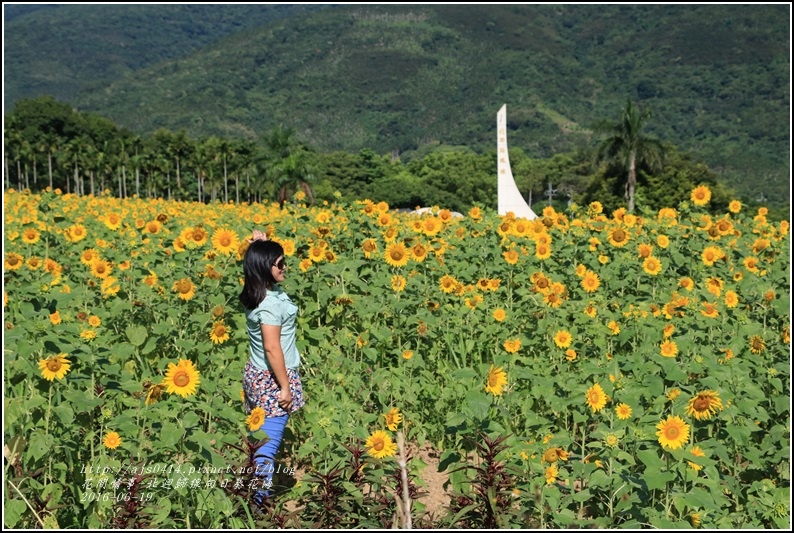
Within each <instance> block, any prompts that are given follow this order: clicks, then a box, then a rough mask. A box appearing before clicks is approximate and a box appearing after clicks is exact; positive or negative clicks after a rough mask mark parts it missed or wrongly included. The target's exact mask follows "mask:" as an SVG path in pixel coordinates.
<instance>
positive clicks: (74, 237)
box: [63, 224, 88, 242]
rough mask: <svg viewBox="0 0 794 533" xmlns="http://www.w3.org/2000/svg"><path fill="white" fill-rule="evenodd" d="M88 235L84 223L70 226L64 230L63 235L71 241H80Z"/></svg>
mask: <svg viewBox="0 0 794 533" xmlns="http://www.w3.org/2000/svg"><path fill="white" fill-rule="evenodd" d="M86 235H88V232H87V231H86V229H85V226H83V225H82V224H74V225H72V226H69V227H68V228H66V230H65V231H64V232H63V236H64V237H66V240H67V241H69V242H80V241H82V240H83V239H85V238H86Z"/></svg>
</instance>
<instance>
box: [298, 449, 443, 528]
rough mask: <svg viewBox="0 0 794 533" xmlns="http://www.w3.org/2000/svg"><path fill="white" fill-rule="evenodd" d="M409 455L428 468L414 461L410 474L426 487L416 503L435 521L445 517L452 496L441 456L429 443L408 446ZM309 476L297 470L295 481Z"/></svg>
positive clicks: (421, 487) (301, 470) (422, 489)
mask: <svg viewBox="0 0 794 533" xmlns="http://www.w3.org/2000/svg"><path fill="white" fill-rule="evenodd" d="M408 455H409V456H410V457H412V458H416V459H420V460H421V461H422V462H424V463H425V464H426V465H427V466H425V467H423V468H420V467H419V466H418V465H417V464H416V462H415V461H412V465H411V467H410V471H409V474H412V475H414V476H416V477H418V478H419V479H421V480H422V482H423V483H424V486H421V484H419V483H417V485H419V490H420V492H421V493H422V496H420V497H419V498H418V499H417V500H416V501H417V502H419V503H422V504H424V505H425V512H426V513H427V514H428V516H429V517H430V518H431V519H432V520H433V521H435V519H437V518H438V517H439V516H443V515H444V514H445V513H446V512H447V507H448V506H449V502H450V496H449V494H448V493H447V491H446V489H445V488H444V484H445V483H446V482H447V480H448V479H449V476H448V475H447V473H446V472H439V471H438V464H439V459H440V454H439V452H438V451H436V450H434V449H433V448H432V447H431V446H430V445H429V443H426V444H425V445H424V446H422V447H421V448H418V447H417V446H416V445H413V444H411V445H409V446H408ZM306 475H307V472H306V471H305V470H303V469H300V468H298V469H296V470H295V476H294V478H293V479H294V480H295V481H300V480H301V479H303V478H304V477H305V476H306ZM300 507H301V505H300V502H297V501H288V502H287V503H286V504H285V508H286V509H287V510H288V511H290V512H292V511H295V510H297V509H299V508H300Z"/></svg>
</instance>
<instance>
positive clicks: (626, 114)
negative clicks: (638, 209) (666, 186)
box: [594, 100, 664, 213]
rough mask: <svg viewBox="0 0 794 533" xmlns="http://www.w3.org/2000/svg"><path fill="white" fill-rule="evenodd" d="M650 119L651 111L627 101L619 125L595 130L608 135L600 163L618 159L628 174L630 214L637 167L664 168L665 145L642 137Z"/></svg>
mask: <svg viewBox="0 0 794 533" xmlns="http://www.w3.org/2000/svg"><path fill="white" fill-rule="evenodd" d="M650 119H651V112H650V111H649V110H647V109H646V110H642V109H638V108H637V107H635V106H634V105H633V104H632V103H631V100H627V101H626V107H625V109H624V110H623V115H622V116H621V118H620V122H617V123H610V122H602V123H600V124H597V125H596V126H595V128H594V129H595V130H596V131H601V132H604V133H608V134H609V137H607V138H606V139H604V140H603V141H602V142H601V144H600V146H599V147H598V160H599V161H604V160H607V159H611V160H617V161H619V162H620V164H621V165H622V166H623V167H624V170H625V171H626V173H627V174H628V178H627V180H626V193H625V198H626V200H627V201H628V211H629V212H630V213H631V212H633V211H634V190H635V188H636V187H637V166H638V165H643V164H645V165H647V166H649V167H651V168H655V167H658V166H660V165H661V163H662V160H663V158H664V148H663V146H662V143H661V142H660V141H659V140H657V139H652V138H650V137H646V136H645V135H643V134H642V128H643V126H645V124H647V122H648V121H649V120H650Z"/></svg>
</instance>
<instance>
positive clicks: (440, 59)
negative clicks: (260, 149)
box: [6, 5, 790, 206]
mask: <svg viewBox="0 0 794 533" xmlns="http://www.w3.org/2000/svg"><path fill="white" fill-rule="evenodd" d="M78 7H82V8H83V10H84V11H83V15H82V16H80V15H77V13H78V10H77V8H78ZM127 7H128V8H129V13H128V14H126V15H124V14H123V12H122V11H114V7H112V6H102V9H105V10H106V11H105V14H104V16H101V15H93V13H94V11H91V9H94V7H93V6H90V7H89V6H62V7H59V8H58V9H53V10H39V11H37V12H34V13H29V14H27V15H25V16H19V17H16V18H14V19H13V20H11V21H10V23H9V24H8V29H7V31H6V34H7V41H6V49H7V52H6V54H7V55H6V57H7V58H9V59H12V58H14V57H23V56H21V54H22V50H24V51H25V54H31V53H34V54H35V53H38V56H40V57H38V58H36V57H33V58H30V59H24V60H23V61H21V62H19V61H17V62H16V63H15V60H7V66H8V67H11V68H9V69H8V70H7V74H6V87H7V91H9V95H8V96H7V97H6V102H9V99H8V98H9V97H11V98H14V99H15V98H18V97H21V96H26V95H33V93H32V92H31V91H32V89H36V88H37V87H36V86H35V83H32V82H30V81H29V80H39V81H38V82H36V83H39V84H40V85H39V86H38V88H39V89H40V88H42V87H46V86H47V83H49V84H50V85H49V86H50V87H54V86H57V85H58V84H59V80H64V81H63V83H65V84H66V85H68V83H67V82H68V81H69V79H72V80H79V81H80V83H75V84H73V85H72V87H73V89H74V91H75V92H74V93H73V94H72V95H68V96H61V98H62V99H64V100H66V101H68V102H69V103H70V104H72V105H74V106H76V107H78V108H79V109H81V110H88V111H93V112H96V113H99V114H101V115H104V116H107V117H109V118H110V119H112V120H113V121H114V122H116V123H117V124H119V125H121V126H124V127H127V128H130V129H131V130H132V131H134V132H136V133H139V134H151V133H152V132H154V131H155V130H156V129H158V128H167V129H169V130H172V131H178V130H181V129H184V130H185V131H186V132H187V134H188V135H191V136H194V137H206V136H209V135H216V136H219V137H222V138H229V139H249V140H256V139H258V138H260V136H261V135H262V134H263V133H266V132H269V131H271V130H272V128H274V127H275V126H277V125H279V124H281V125H284V126H287V127H291V128H293V129H294V130H295V132H296V135H297V137H298V138H300V139H301V140H302V141H303V142H304V143H306V144H307V145H308V146H311V147H313V148H315V149H316V150H318V151H320V152H328V151H349V152H353V153H358V152H359V151H360V150H362V149H372V150H374V151H375V152H376V153H379V154H386V153H399V154H400V155H401V157H402V159H403V160H410V159H412V158H416V157H422V156H423V155H424V154H427V153H428V152H430V151H432V150H433V149H434V147H438V146H439V145H453V146H465V147H467V148H469V149H473V150H475V151H476V152H478V153H485V152H487V151H491V150H493V144H494V139H493V137H494V130H493V128H494V126H493V124H494V119H495V113H496V111H497V110H498V108H499V107H500V106H501V105H502V104H503V103H507V104H508V121H509V122H508V126H509V137H510V144H511V146H512V147H516V148H521V149H522V150H523V151H525V152H526V153H527V154H528V155H529V156H530V157H533V158H550V157H552V156H554V155H555V154H561V153H565V152H572V151H574V150H577V149H588V148H592V147H593V146H595V144H596V143H597V141H598V139H597V137H596V136H594V135H593V132H592V131H591V126H592V125H593V124H594V123H595V122H597V121H599V120H602V119H611V118H614V117H616V116H617V114H618V113H619V110H620V109H621V107H622V105H623V104H624V103H625V101H626V99H627V98H631V99H633V100H635V101H637V102H638V103H639V104H641V105H643V106H644V107H646V108H648V109H650V110H651V111H652V113H653V120H652V121H650V122H649V124H648V128H649V130H648V133H650V134H653V135H654V136H656V137H657V138H659V139H661V140H663V141H667V142H670V143H672V144H674V145H675V146H677V147H678V148H679V149H680V150H682V151H685V152H687V153H690V154H692V156H693V157H695V158H696V159H698V158H699V159H702V160H703V161H705V162H706V163H707V164H708V165H709V166H710V167H711V168H712V169H713V170H714V171H716V173H717V175H718V176H719V178H720V179H721V180H722V181H724V182H725V183H726V184H728V185H729V186H731V187H733V188H735V189H736V190H737V191H738V192H739V193H740V194H741V195H742V196H743V197H744V198H746V199H747V200H760V201H766V202H771V203H778V204H781V206H782V205H787V203H788V199H789V197H790V186H789V180H788V177H789V153H790V152H789V138H790V130H789V115H790V112H789V101H790V94H789V87H790V69H789V63H788V57H789V43H790V28H789V19H790V17H789V14H790V9H789V6H785V5H762V6H750V5H745V6H733V5H732V6H727V5H725V6H720V5H697V6H683V5H677V6H673V5H664V6H628V5H609V6H595V5H562V6H551V5H530V6H520V5H509V6H484V5H481V6H480V5H461V6H430V5H401V6H335V7H330V8H326V9H321V10H318V11H317V12H308V13H301V14H299V15H293V16H284V17H283V18H280V19H279V20H276V21H271V22H267V21H265V20H264V19H265V18H267V17H268V16H270V15H272V14H268V13H263V14H260V16H261V17H262V19H263V20H261V21H259V20H257V19H256V17H254V15H253V12H251V13H249V14H248V15H246V16H245V20H244V21H243V20H241V19H240V18H238V17H237V16H236V15H234V14H232V12H231V11H230V12H228V13H226V12H224V16H223V17H220V16H219V17H217V18H218V22H219V24H217V25H210V24H209V23H207V24H206V27H207V28H210V27H212V28H220V27H222V28H223V31H222V32H221V31H218V32H216V33H214V34H213V35H211V36H210V35H204V34H205V33H206V32H207V31H208V30H201V29H200V28H202V27H203V26H201V25H196V24H189V23H188V21H189V20H192V19H190V18H189V17H188V15H189V16H190V17H195V16H197V15H196V12H189V13H185V12H184V11H178V10H177V11H174V12H166V11H157V10H155V11H151V12H149V11H146V12H145V13H146V14H143V10H148V9H160V8H166V7H168V8H172V9H174V10H176V8H178V7H182V8H185V7H186V6H127ZM133 7H136V9H132V8H133ZM191 7H192V8H194V9H198V8H199V7H202V6H191ZM210 7H211V6H207V7H206V9H207V10H209V9H210ZM214 7H217V8H219V7H222V6H214ZM227 7H240V8H242V7H243V6H227ZM245 7H252V6H245ZM274 7H275V6H274ZM89 12H91V13H92V16H90V17H89V16H87V15H85V14H86V13H89ZM96 13H99V11H96ZM149 13H157V16H152V15H150V14H149ZM111 14H113V15H112V16H111ZM288 14H290V13H279V16H280V15H288ZM46 17H49V18H46ZM125 17H131V18H125ZM136 17H137V18H136ZM179 17H182V19H184V20H182V22H183V24H181V25H180V24H179V21H180V20H181V19H180V18H179ZM110 21H113V24H114V27H115V28H116V29H115V30H114V31H113V32H98V30H97V28H100V27H103V24H105V25H108V24H110ZM205 21H206V20H205ZM23 23H24V24H25V26H22V24H23ZM224 24H226V25H225V26H224ZM180 28H181V29H180ZM174 29H177V30H178V31H174ZM221 34H223V35H221ZM163 35H168V36H169V39H170V40H171V41H168V40H167V39H166V40H164V38H163ZM81 39H82V40H81ZM171 42H172V44H169V43H171ZM58 43H60V46H58ZM63 43H69V45H68V46H64V44H63ZM131 43H137V44H139V45H141V46H140V47H137V46H132V44H131ZM186 43H189V44H190V45H189V46H188V45H187V44H186ZM34 45H35V46H34ZM49 46H56V48H54V49H57V50H58V58H59V59H58V60H57V61H54V60H50V62H49V63H48V62H47V61H45V60H44V55H45V51H46V50H47V49H48V47H49ZM36 50H38V51H39V52H34V51H36ZM142 50H157V52H156V53H146V54H144V53H142V52H141V51H142ZM157 54H159V55H157ZM15 64H16V65H17V70H16V71H15V70H14V65H15ZM20 65H21V66H20ZM64 65H79V67H80V68H79V69H78V68H77V67H76V66H73V67H70V70H69V72H60V69H63V68H65V67H64ZM22 66H24V67H25V68H24V70H25V71H26V73H25V75H24V76H23V75H22V74H20V69H21V68H22ZM17 77H19V79H22V78H24V79H27V80H28V82H27V83H28V85H27V86H24V83H23V82H22V81H17V79H16V78H17ZM86 80H93V81H94V85H92V86H90V87H89V86H87V85H84V83H85V82H86ZM45 82H47V83H45Z"/></svg>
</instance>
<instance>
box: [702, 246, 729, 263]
mask: <svg viewBox="0 0 794 533" xmlns="http://www.w3.org/2000/svg"><path fill="white" fill-rule="evenodd" d="M724 257H725V253H724V252H723V251H722V249H721V248H719V247H718V246H706V248H705V249H704V250H703V254H702V255H701V259H702V260H703V264H704V265H706V266H714V263H715V262H716V261H719V260H720V259H722V258H724Z"/></svg>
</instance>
